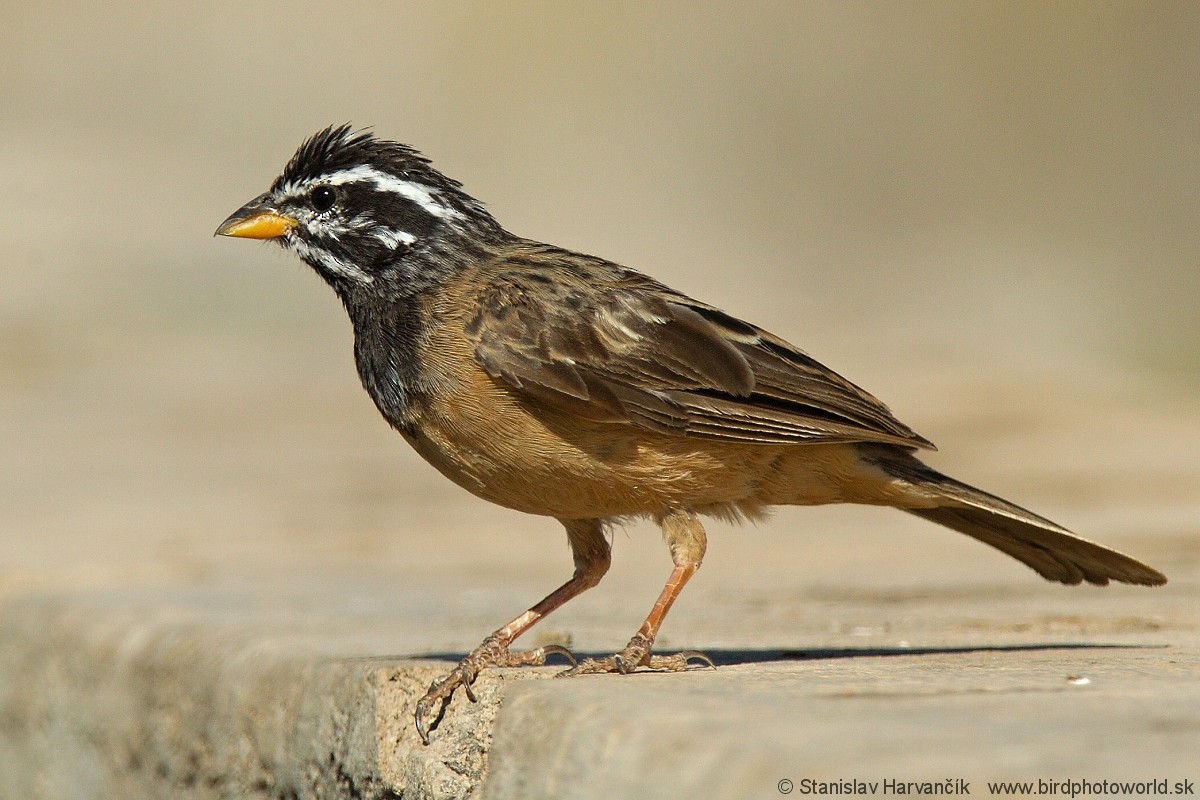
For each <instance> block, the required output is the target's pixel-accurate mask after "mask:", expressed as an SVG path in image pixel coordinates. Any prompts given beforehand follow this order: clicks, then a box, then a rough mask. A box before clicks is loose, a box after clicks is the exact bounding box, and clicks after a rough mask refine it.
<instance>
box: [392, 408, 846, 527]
mask: <svg viewBox="0 0 1200 800" xmlns="http://www.w3.org/2000/svg"><path fill="white" fill-rule="evenodd" d="M480 398H483V400H482V403H483V404H485V405H486V406H487V408H486V412H485V409H484V408H481V407H479V406H480V405H481V400H480ZM404 435H405V438H406V439H407V440H408V441H409V443H410V444H411V445H412V446H413V447H414V449H416V451H417V452H418V453H420V454H421V456H422V457H423V458H425V460H427V461H428V462H429V463H430V464H432V465H433V466H434V467H436V468H437V469H438V470H439V471H440V472H441V473H442V474H444V475H445V476H446V477H448V478H450V479H451V480H452V481H454V482H455V483H457V484H459V485H460V486H462V487H463V488H465V489H467V490H468V491H470V492H472V493H473V494H475V495H478V496H479V497H482V498H483V499H485V500H489V501H491V502H493V503H496V504H498V505H502V506H505V507H508V508H513V509H516V510H518V511H524V512H527V513H531V514H540V515H546V516H552V517H557V518H559V519H594V518H604V517H616V516H636V515H653V514H658V513H661V512H663V511H665V510H666V509H669V508H692V509H695V510H697V511H699V512H701V513H716V514H720V515H725V516H730V515H732V516H736V515H739V514H741V515H748V516H755V515H757V514H759V513H761V511H762V510H763V507H764V505H767V504H776V503H811V504H820V503H832V502H842V501H843V500H844V499H846V498H843V497H842V495H841V489H840V487H841V485H843V475H842V474H841V473H842V472H843V471H844V468H845V467H844V465H845V464H846V463H848V462H850V461H856V458H855V456H854V454H853V446H852V445H843V444H812V445H762V444H741V443H734V442H720V441H714V440H711V439H709V440H702V439H694V438H689V437H684V436H670V435H665V434H659V433H654V432H651V431H646V430H644V429H640V428H637V427H634V426H633V425H629V424H624V423H604V422H593V421H590V420H585V419H581V418H579V417H575V416H568V415H566V414H561V413H559V412H555V411H552V410H547V409H544V408H538V407H531V406H529V405H528V404H526V403H525V402H524V401H522V400H520V399H518V398H515V397H514V396H513V395H512V394H510V393H509V392H507V391H505V390H503V389H502V388H500V387H495V390H494V391H492V392H489V393H486V394H485V393H480V392H477V391H476V392H468V393H465V394H464V395H461V396H459V397H458V398H453V400H451V399H450V398H447V401H443V402H439V403H437V404H434V405H429V406H426V408H425V409H424V410H423V413H421V414H420V417H419V421H418V424H416V425H413V426H411V427H409V428H408V429H407V431H406V432H405V434H404ZM797 451H801V452H797ZM780 470H786V472H787V473H788V474H787V476H786V483H788V484H789V485H790V487H791V488H792V489H793V490H794V491H792V492H790V493H788V492H781V491H780V488H781V487H780V486H779V485H778V484H779V479H780V478H781V477H783V476H782V475H781V474H780Z"/></svg>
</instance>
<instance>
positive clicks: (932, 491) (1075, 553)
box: [876, 450, 1167, 586]
mask: <svg viewBox="0 0 1200 800" xmlns="http://www.w3.org/2000/svg"><path fill="white" fill-rule="evenodd" d="M889 455H890V456H891V457H888V458H885V459H880V460H878V461H876V463H878V464H879V466H881V467H882V468H883V469H884V470H885V471H887V472H888V474H890V475H892V476H894V477H896V478H900V479H901V480H904V481H907V482H910V483H912V484H914V488H917V489H919V491H920V493H921V495H923V496H925V497H929V496H930V495H932V496H933V497H934V498H935V499H936V500H938V501H939V502H941V504H940V505H938V506H936V507H934V508H905V509H904V510H905V511H907V512H908V513H910V514H915V515H916V516H918V517H922V518H924V519H927V520H930V521H932V522H936V523H938V524H940V525H945V526H946V527H947V528H951V529H953V530H956V531H958V532H960V533H965V534H966V535H968V536H970V537H972V538H975V539H978V540H979V541H981V542H983V543H984V544H989V545H991V546H992V547H995V548H996V549H997V550H999V551H1001V552H1003V553H1007V554H1008V555H1010V556H1012V557H1013V558H1015V559H1017V560H1018V561H1020V562H1022V563H1023V564H1026V565H1028V566H1029V567H1031V568H1032V569H1033V570H1034V571H1035V572H1037V573H1038V574H1039V575H1041V576H1042V577H1043V578H1046V579H1048V580H1052V581H1059V582H1060V583H1066V584H1078V583H1082V582H1083V581H1087V582H1088V583H1093V584H1096V585H1097V586H1106V585H1107V584H1108V582H1109V581H1110V580H1113V581H1119V582H1121V583H1133V584H1139V585H1142V586H1159V585H1162V584H1164V583H1166V582H1167V578H1166V576H1165V575H1163V574H1162V573H1161V572H1159V571H1158V570H1156V569H1154V568H1153V567H1150V566H1147V565H1146V564H1143V563H1142V562H1140V561H1138V560H1137V559H1135V558H1131V557H1130V556H1127V555H1125V554H1124V553H1119V552H1117V551H1116V550H1113V549H1110V548H1108V547H1104V546H1103V545H1099V544H1096V543H1095V542H1091V541H1088V540H1087V539H1084V538H1082V537H1080V536H1076V535H1075V534H1073V533H1071V532H1070V531H1069V530H1067V529H1066V528H1064V527H1062V526H1061V525H1057V524H1055V523H1053V522H1051V521H1050V520H1048V519H1046V518H1045V517H1040V516H1038V515H1037V514H1034V513H1033V512H1032V511H1027V510H1026V509H1024V508H1021V507H1020V506H1018V505H1014V504H1013V503H1010V502H1008V501H1007V500H1004V499H1002V498H999V497H996V496H995V495H993V494H988V493H987V492H985V491H983V490H981V489H976V488H975V487H974V486H969V485H967V484H965V483H962V482H961V481H956V480H954V479H953V478H950V477H948V476H946V475H943V474H941V473H940V472H937V471H936V470H934V469H931V468H930V467H927V466H926V465H924V464H922V463H921V462H920V461H918V460H917V459H916V458H914V457H912V456H911V455H909V454H908V453H907V452H904V451H899V452H897V451H894V450H893V451H892V454H889ZM897 456H900V457H897Z"/></svg>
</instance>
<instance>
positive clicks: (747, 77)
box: [0, 0, 1200, 619]
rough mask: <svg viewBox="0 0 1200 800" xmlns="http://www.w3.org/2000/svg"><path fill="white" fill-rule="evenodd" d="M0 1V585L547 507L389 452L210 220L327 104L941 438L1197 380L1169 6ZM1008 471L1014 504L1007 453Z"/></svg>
mask: <svg viewBox="0 0 1200 800" xmlns="http://www.w3.org/2000/svg"><path fill="white" fill-rule="evenodd" d="M5 16H6V21H5V25H4V26H3V32H0V42H2V43H3V46H2V47H0V104H2V107H3V115H2V119H0V174H2V175H3V176H4V177H3V186H4V189H5V191H4V195H3V213H2V214H0V280H2V281H3V286H4V290H3V292H0V448H2V449H3V452H4V454H5V455H4V457H3V459H2V460H0V542H2V543H3V552H4V556H3V558H4V560H5V563H6V565H7V572H6V576H5V578H4V580H6V581H7V582H8V583H7V585H8V586H10V587H12V586H25V585H27V584H29V583H30V582H32V583H34V584H36V583H37V582H38V581H39V580H42V579H43V578H44V577H45V576H47V575H49V574H51V573H53V575H55V576H57V577H55V578H54V580H56V581H60V580H61V579H62V576H63V575H67V576H69V577H72V580H76V581H77V582H81V583H86V582H87V581H88V580H89V579H96V580H102V579H106V578H103V576H104V575H108V574H109V573H107V572H105V570H106V569H109V570H111V569H115V567H113V566H112V564H115V563H117V562H120V564H121V566H120V576H121V579H122V580H125V579H132V577H133V576H135V574H140V573H138V570H140V569H144V570H145V571H146V572H147V574H148V575H160V574H162V573H163V571H164V570H167V571H170V570H175V571H176V573H177V574H178V575H184V576H187V575H193V574H194V575H202V574H204V571H205V570H208V569H212V568H213V566H212V565H213V563H214V560H219V559H217V557H216V556H215V555H213V553H215V552H216V551H215V550H211V551H210V548H217V547H218V545H219V547H220V548H224V550H222V551H221V552H222V553H226V554H229V553H232V554H233V557H236V558H241V559H248V560H249V561H250V562H256V561H257V562H269V561H273V560H276V559H278V558H279V553H280V548H281V547H282V546H283V543H287V546H288V547H292V548H298V549H299V550H303V551H305V552H307V553H308V554H309V555H313V554H316V555H318V556H321V557H322V558H331V559H332V558H337V557H341V556H344V555H346V554H347V553H349V554H351V557H353V558H359V559H361V558H362V557H364V556H369V557H378V558H383V557H386V556H387V554H388V553H391V552H392V551H391V550H389V548H390V547H392V546H393V545H392V544H390V542H392V541H394V540H395V535H396V532H397V531H398V530H399V529H402V528H408V529H413V530H416V529H420V530H427V531H430V532H433V533H436V532H438V531H447V530H451V529H453V530H455V531H472V530H474V531H477V533H475V534H469V533H462V534H461V535H463V536H471V535H474V536H476V537H477V540H476V539H470V540H469V541H471V542H476V541H478V542H482V541H485V539H486V536H487V535H488V534H487V532H488V530H490V529H491V527H490V526H507V527H509V528H513V529H516V528H519V527H522V526H531V525H536V526H538V527H539V529H544V530H545V531H554V530H555V529H556V526H555V524H554V523H553V522H547V521H536V522H533V521H530V520H529V519H528V518H522V517H520V516H519V515H514V514H512V513H511V512H506V511H502V510H499V509H491V508H489V507H487V506H485V505H484V504H483V503H480V502H478V501H474V500H471V499H468V498H467V497H466V496H465V495H463V494H462V493H461V492H459V491H458V490H457V489H455V488H454V487H452V486H450V485H449V484H448V483H446V482H444V480H443V479H442V478H441V477H440V476H438V475H436V474H435V473H433V471H432V470H430V469H428V468H427V467H425V466H424V465H422V464H421V463H420V462H419V461H418V460H417V457H416V456H415V455H413V454H411V453H409V452H408V450H407V448H406V447H405V446H404V444H403V442H402V441H401V440H400V439H399V437H396V436H394V435H389V433H388V431H387V430H386V428H385V426H384V424H383V423H382V422H381V421H380V420H379V419H378V418H377V415H376V412H375V410H374V409H373V407H372V406H371V404H370V401H369V400H368V399H367V397H366V395H365V394H364V393H363V392H362V391H361V389H360V388H359V387H358V385H357V378H356V375H355V372H354V366H353V363H352V359H351V353H350V345H351V342H350V331H349V326H348V324H347V322H346V320H345V319H344V315H343V312H342V310H341V308H340V307H339V306H338V303H337V302H336V300H335V299H334V297H333V295H332V294H331V292H329V290H328V289H327V288H326V287H325V286H324V285H322V284H321V283H320V281H319V280H318V279H317V278H316V276H315V275H313V274H311V272H310V271H309V270H308V269H307V268H305V267H303V266H302V265H301V264H299V262H297V261H295V260H294V259H292V258H291V257H290V256H287V255H285V254H284V253H282V251H279V249H278V248H274V247H270V246H251V245H250V244H248V243H246V242H235V241H227V240H216V239H213V238H212V232H213V230H214V229H215V227H216V225H217V224H218V223H219V222H220V221H221V220H222V219H224V217H225V216H226V215H227V214H228V213H230V212H231V211H233V210H234V209H236V208H237V207H238V206H239V205H241V204H242V203H243V202H244V201H245V200H248V199H249V198H251V197H253V196H254V195H256V194H258V193H259V192H261V191H263V190H264V189H265V188H266V186H267V185H268V184H269V183H270V181H271V180H272V179H273V178H274V176H275V175H276V174H277V173H278V172H279V171H280V169H281V168H282V166H283V164H284V163H285V161H286V160H287V158H288V157H289V156H290V155H291V153H292V151H293V150H294V148H295V147H296V146H297V145H298V144H299V143H300V142H301V141H302V140H303V139H304V138H305V137H306V136H308V135H309V134H311V133H313V132H314V131H316V130H318V129H319V128H322V127H324V126H326V125H329V124H331V123H341V122H346V121H349V122H353V123H354V124H355V125H357V126H372V127H373V128H374V130H375V131H376V132H377V133H378V134H379V135H381V136H383V137H387V138H395V139H398V140H401V141H404V142H407V143H410V144H412V145H414V146H416V147H418V148H419V149H421V150H423V151H424V152H425V153H426V154H428V155H429V156H430V157H431V158H433V159H434V162H435V164H436V165H437V166H439V167H440V168H441V169H442V170H443V171H445V172H446V173H447V174H449V175H451V176H453V177H456V178H458V179H460V180H461V181H463V183H465V185H466V188H467V190H468V191H469V192H471V193H472V194H474V195H475V196H476V197H478V198H480V199H481V200H483V201H484V202H485V203H487V205H488V206H489V208H490V209H491V210H492V212H493V213H494V214H495V215H496V216H497V217H498V218H499V219H500V220H501V221H502V222H503V223H504V224H505V225H506V226H507V227H508V228H509V229H510V230H513V231H515V232H517V233H520V234H522V235H526V236H529V237H533V238H537V239H542V240H545V241H550V242H554V243H556V244H561V245H565V246H568V247H572V248H576V249H579V250H583V251H586V252H590V253H595V254H599V255H603V256H606V257H608V258H611V259H614V260H617V261H620V262H622V263H625V264H628V265H630V266H633V267H635V268H638V269H642V270H644V271H646V272H649V273H651V274H653V275H655V276H656V277H658V278H660V279H662V280H664V281H666V282H667V283H669V284H671V285H674V286H676V287H677V288H679V289H681V290H683V291H685V292H688V293H690V294H694V295H696V296H699V297H701V298H703V299H705V300H707V301H709V302H713V303H715V304H717V305H719V306H721V307H723V308H725V309H726V310H728V311H730V312H732V313H734V314H737V315H739V316H743V317H747V318H750V319H752V320H753V321H755V322H757V323H759V324H762V325H764V326H765V327H767V328H768V329H770V330H772V331H774V332H776V333H778V334H780V335H782V336H783V337H785V338H787V339H789V340H791V341H793V342H796V343H797V344H799V345H800V346H801V347H803V348H804V349H806V350H808V351H809V352H810V353H812V354H813V355H815V356H816V357H818V358H820V359H822V360H823V361H825V362H826V363H829V364H830V365H831V366H833V367H834V368H835V369H837V370H838V371H840V372H842V373H843V374H846V375H847V376H848V377H850V378H851V379H852V380H854V381H856V382H857V383H859V384H861V385H863V386H865V387H866V388H868V389H869V390H871V391H873V392H874V393H876V394H878V395H879V396H881V397H882V398H883V399H884V400H885V401H887V402H889V403H890V404H891V405H892V407H893V409H894V410H895V411H896V412H897V414H898V415H899V416H900V417H901V418H902V419H904V420H905V421H907V422H909V423H910V424H912V425H913V426H914V427H915V428H916V429H917V430H919V431H921V432H922V433H924V434H926V435H928V436H930V437H931V438H933V439H934V440H936V441H938V442H940V443H942V444H943V447H944V448H945V449H946V450H947V451H954V449H955V448H954V445H953V441H952V440H953V439H954V437H955V436H956V435H957V434H956V430H957V428H956V426H959V427H968V426H970V425H971V424H976V425H980V424H984V423H980V422H978V421H979V420H981V419H986V425H991V424H993V423H995V425H996V426H998V427H996V430H998V431H1001V432H1004V431H1009V432H1011V430H1013V429H1015V428H1020V427H1021V424H1022V421H1023V420H1027V419H1031V418H1033V417H1036V416H1037V414H1038V413H1039V412H1038V404H1039V403H1040V402H1041V401H1042V400H1043V399H1045V397H1046V396H1047V395H1044V394H1043V391H1045V392H1047V393H1049V392H1058V391H1059V389H1058V388H1050V389H1044V388H1043V387H1061V386H1063V385H1068V386H1070V385H1076V382H1077V379H1078V381H1082V383H1078V385H1080V386H1085V385H1092V383H1089V382H1095V381H1100V382H1106V381H1110V382H1112V383H1114V384H1119V385H1121V386H1126V385H1129V384H1130V383H1132V384H1136V385H1137V386H1139V387H1143V388H1142V389H1141V390H1139V391H1148V392H1150V393H1151V394H1153V395H1155V396H1158V397H1162V398H1166V400H1165V402H1172V403H1184V404H1189V403H1192V402H1193V400H1192V398H1193V397H1194V394H1195V392H1196V389H1197V386H1198V385H1200V322H1198V315H1197V312H1196V304H1197V301H1196V298H1197V296H1200V268H1198V267H1200V224H1198V223H1200V113H1197V109H1198V108H1200V47H1197V42H1200V6H1198V5H1196V4H1194V3H1190V2H1156V3H1141V2H1128V3H1086V4H1085V3H1042V2H1004V3H971V4H965V3H954V2H919V3H860V2H841V1H840V0H839V1H838V2H812V3H807V2H806V3H793V2H780V3H752V4H747V3H744V2H739V3H728V4H726V3H713V2H710V3H703V4H694V3H651V4H647V3H622V2H606V3H596V4H584V3H552V2H509V3H487V2H452V3H443V2H404V3H395V2H361V3H353V4H350V3H347V4H331V3H314V2H305V1H304V0H291V1H290V2H286V3H276V4H268V3H255V4H247V3H245V2H240V1H239V2H228V1H222V0H218V1H217V2H211V1H210V2H204V3H187V2H184V3H170V4H164V3H158V2H115V3H105V4H99V3H92V2H82V1H80V2H56V1H55V0H48V1H47V2H42V3H18V4H14V5H13V6H12V7H11V8H9V9H8V10H7V11H6V14H5ZM1039 376H1040V377H1039ZM1085 377H1086V381H1085V380H1084V378H1085ZM1043 380H1044V383H1042V382H1039V381H1043ZM1146 387H1149V388H1148V389H1146ZM1130 396H1131V397H1132V398H1135V399H1131V400H1130V401H1129V402H1130V414H1131V415H1132V416H1136V414H1137V408H1136V405H1137V404H1138V403H1139V402H1141V401H1140V400H1138V399H1136V398H1140V397H1143V396H1144V395H1142V394H1137V393H1134V394H1131V395H1130ZM997 397H999V398H1002V399H1003V401H1004V402H1003V403H992V404H991V405H990V406H989V402H990V401H992V400H995V399H996V398H997ZM1076 401H1077V402H1076ZM1072 402H1073V403H1074V405H1071V406H1070V407H1069V408H1067V409H1066V410H1064V411H1062V414H1063V415H1064V417H1067V416H1080V415H1087V414H1088V413H1089V412H1090V407H1089V404H1088V402H1087V396H1086V391H1083V390H1081V393H1080V395H1079V397H1078V398H1075V400H1073V401H1072ZM1001 406H1002V407H1003V408H1004V409H1008V410H1007V411H996V412H995V414H999V415H1000V416H999V417H996V416H995V414H993V412H991V411H989V410H988V409H989V408H992V407H997V408H999V407H1001ZM989 414H993V415H992V416H988V415H989ZM1005 415H1007V416H1005ZM1022 415H1025V416H1022ZM996 419H1000V423H996ZM972 420H975V422H972ZM986 425H985V426H986ZM1173 435H1174V434H1173V433H1172V432H1171V431H1170V430H1169V429H1163V430H1159V431H1156V432H1154V433H1151V434H1148V435H1147V436H1146V437H1145V440H1146V441H1145V444H1144V447H1145V448H1146V449H1147V450H1148V451H1152V450H1153V449H1154V444H1153V442H1154V439H1155V437H1156V436H1163V437H1168V438H1169V437H1171V436H1173ZM1037 436H1039V437H1042V438H1041V444H1040V446H1041V447H1043V448H1044V447H1046V446H1047V441H1052V439H1050V440H1048V439H1046V438H1045V437H1046V432H1045V431H1039V432H1037ZM1029 452H1030V453H1037V452H1038V450H1037V449H1036V447H1033V446H1032V445H1031V448H1030V450H1029ZM1103 452H1104V448H1103V447H1101V446H1100V444H1097V452H1096V453H1088V454H1086V457H1087V458H1103V455H1102V454H1103ZM1098 454H1099V455H1098ZM978 455H979V453H977V452H975V451H973V450H971V449H970V448H969V447H967V448H966V449H965V450H959V455H958V456H957V458H959V459H962V460H963V461H967V460H970V459H972V458H974V457H976V456H978ZM955 457H956V456H950V455H949V454H948V455H947V458H950V459H953V458H955ZM1083 457H1084V456H1081V458H1083ZM1036 460H1037V459H1036V457H1034V458H1033V459H1032V461H1033V462H1036ZM963 461H960V462H958V463H963ZM940 463H942V464H948V463H951V462H949V461H942V462H940ZM998 469H999V468H998V467H996V466H994V465H993V466H989V465H988V464H987V463H986V461H984V462H981V463H980V465H979V466H977V467H976V470H975V474H976V476H978V475H979V473H980V472H983V473H985V474H986V473H988V472H989V470H991V471H996V470H998ZM1011 475H1012V476H1019V475H1026V476H1027V477H1026V478H1024V479H1022V478H1020V477H1015V478H1014V480H1017V481H1021V480H1025V481H1027V482H1028V486H1027V488H1031V489H1032V493H1033V494H1034V495H1035V496H1034V498H1033V499H1031V500H1030V502H1031V504H1032V502H1033V500H1036V499H1037V497H1036V493H1037V485H1038V481H1039V479H1040V477H1041V476H1040V475H1039V473H1038V471H1037V464H1036V463H1031V461H1030V460H1026V461H1025V462H1024V463H1023V464H1022V465H1019V466H1014V467H1013V468H1012V470H1011ZM1022 485H1025V484H1022ZM1085 494H1087V493H1086V492H1085ZM1025 497H1029V493H1027V494H1026V495H1025ZM806 513H815V512H806ZM888 519H889V520H892V519H894V517H889V518H888ZM922 529H924V528H922ZM558 535H559V534H555V536H558ZM930 537H931V541H932V540H933V539H934V538H936V540H937V541H938V542H941V541H943V538H941V537H944V533H942V532H940V531H935V532H931V533H930ZM431 541H432V540H431ZM459 541H460V542H461V541H463V540H462V539H460V540H459ZM555 541H556V542H557V541H558V539H556V540H555ZM556 546H557V545H556ZM652 546H653V547H654V548H657V547H658V545H657V543H652ZM964 547H972V548H973V547H975V545H964ZM455 550H456V552H452V553H449V554H447V556H446V559H447V561H451V560H453V558H454V557H455V556H458V557H467V555H468V554H469V553H470V552H471V548H470V547H461V548H460V547H459V546H457V545H456V548H455ZM655 552H657V550H656V551H655ZM973 552H974V551H973ZM131 556H134V557H132V558H131ZM553 556H554V559H555V561H554V567H553V571H552V572H553V574H561V572H562V565H563V564H565V549H564V551H563V552H561V553H560V552H558V551H557V550H555V551H554V553H553ZM226 557H228V555H223V556H221V558H226ZM480 558H481V559H482V560H483V561H486V560H487V559H491V563H502V562H503V560H504V558H505V556H504V553H502V552H496V551H495V550H493V551H491V552H490V553H485V554H484V555H482V556H480ZM981 558H988V559H992V560H993V561H994V560H995V557H994V556H993V555H992V554H986V555H982V556H981ZM110 562H111V563H110ZM559 562H562V563H561V564H560V563H559ZM481 563H482V562H481ZM664 563H665V557H664ZM106 564H107V565H108V566H105V565H106ZM1015 569H1018V570H1019V567H1017V568H1015ZM72 570H74V571H73V572H72ZM548 570H549V568H548ZM64 571H65V572H64ZM660 571H661V564H655V566H654V572H655V574H657V573H658V572H660ZM548 574H550V573H549V572H548ZM97 576H100V577H97ZM547 585H549V584H547ZM530 591H533V590H530ZM647 591H648V592H649V596H651V597H652V596H653V594H654V591H655V590H653V588H648V589H647ZM630 619H633V617H632V616H631V617H630Z"/></svg>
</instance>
